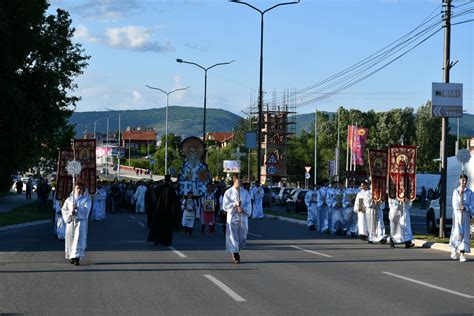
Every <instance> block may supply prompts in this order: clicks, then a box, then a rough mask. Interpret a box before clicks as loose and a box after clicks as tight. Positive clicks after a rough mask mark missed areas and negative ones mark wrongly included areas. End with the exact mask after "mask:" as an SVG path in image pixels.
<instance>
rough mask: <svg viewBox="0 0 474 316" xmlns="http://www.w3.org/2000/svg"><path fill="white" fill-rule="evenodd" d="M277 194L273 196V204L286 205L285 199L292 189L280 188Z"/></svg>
mask: <svg viewBox="0 0 474 316" xmlns="http://www.w3.org/2000/svg"><path fill="white" fill-rule="evenodd" d="M278 189H279V192H278V193H277V194H276V195H275V203H276V204H278V205H283V206H285V205H286V199H287V198H288V196H289V195H290V193H291V191H292V190H293V188H288V187H283V188H280V187H278Z"/></svg>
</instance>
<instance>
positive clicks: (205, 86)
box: [176, 58, 235, 142]
mask: <svg viewBox="0 0 474 316" xmlns="http://www.w3.org/2000/svg"><path fill="white" fill-rule="evenodd" d="M176 61H177V62H178V63H183V64H191V65H194V66H197V67H199V68H201V69H202V70H204V118H203V122H202V141H203V142H206V94H207V71H208V70H209V69H211V68H214V67H216V66H221V65H228V64H232V63H233V62H234V61H235V60H231V61H228V62H226V63H218V64H215V65H212V66H210V67H207V68H205V67H203V66H201V65H199V64H196V63H194V62H191V61H185V60H182V59H181V58H178V59H176Z"/></svg>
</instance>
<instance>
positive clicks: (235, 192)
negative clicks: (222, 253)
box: [222, 175, 252, 263]
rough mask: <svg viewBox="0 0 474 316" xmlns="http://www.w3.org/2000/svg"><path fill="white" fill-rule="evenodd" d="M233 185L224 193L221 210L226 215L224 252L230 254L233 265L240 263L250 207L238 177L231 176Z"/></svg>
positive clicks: (245, 191)
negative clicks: (222, 209)
mask: <svg viewBox="0 0 474 316" xmlns="http://www.w3.org/2000/svg"><path fill="white" fill-rule="evenodd" d="M232 180H233V182H234V185H233V186H232V187H231V188H229V189H228V190H227V191H226V192H225V193H224V198H223V201H222V203H223V208H224V211H225V212H226V213H227V221H226V226H227V229H226V238H225V239H226V251H227V252H229V253H231V254H232V260H233V261H234V263H240V250H241V249H242V248H243V247H244V246H245V243H246V241H247V233H248V217H249V216H250V214H251V211H252V207H251V201H250V195H249V193H248V191H247V190H245V189H243V188H242V182H241V180H240V178H239V176H238V175H233V176H232Z"/></svg>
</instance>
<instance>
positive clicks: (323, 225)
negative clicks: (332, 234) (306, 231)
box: [318, 180, 331, 232]
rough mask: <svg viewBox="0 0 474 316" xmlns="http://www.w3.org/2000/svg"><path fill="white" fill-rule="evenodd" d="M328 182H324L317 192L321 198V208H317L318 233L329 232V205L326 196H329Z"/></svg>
mask: <svg viewBox="0 0 474 316" xmlns="http://www.w3.org/2000/svg"><path fill="white" fill-rule="evenodd" d="M330 190H331V188H329V182H328V181H327V180H324V183H323V186H322V187H321V188H320V189H319V190H318V191H319V195H320V197H321V202H322V204H321V207H320V208H319V226H320V227H319V231H321V232H329V205H328V200H327V198H328V196H329V195H330Z"/></svg>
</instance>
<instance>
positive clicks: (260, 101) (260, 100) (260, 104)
mask: <svg viewBox="0 0 474 316" xmlns="http://www.w3.org/2000/svg"><path fill="white" fill-rule="evenodd" d="M229 1H230V2H235V3H240V4H245V5H246V6H248V7H250V8H252V9H254V10H255V11H258V12H259V13H260V15H261V22H260V83H259V87H258V131H257V140H258V146H257V180H258V181H260V177H261V166H262V120H263V118H262V117H263V15H264V14H265V13H267V12H268V11H270V10H272V9H275V8H276V7H279V6H282V5H287V4H296V3H299V2H300V1H299V0H298V1H291V2H284V3H278V4H275V5H274V6H272V7H270V8H268V9H266V10H263V11H262V10H260V9H258V8H256V7H254V6H253V5H251V4H248V3H247V2H244V1H240V0H229Z"/></svg>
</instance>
